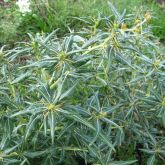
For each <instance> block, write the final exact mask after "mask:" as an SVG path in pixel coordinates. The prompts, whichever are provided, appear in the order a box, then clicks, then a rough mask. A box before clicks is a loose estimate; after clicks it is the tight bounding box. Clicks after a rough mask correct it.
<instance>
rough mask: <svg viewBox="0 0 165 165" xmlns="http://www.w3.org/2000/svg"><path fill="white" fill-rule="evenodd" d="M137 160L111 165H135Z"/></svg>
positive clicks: (116, 162)
mask: <svg viewBox="0 0 165 165" xmlns="http://www.w3.org/2000/svg"><path fill="white" fill-rule="evenodd" d="M136 162H137V160H129V161H114V162H112V163H110V165H129V164H132V165H133V164H135V163H136Z"/></svg>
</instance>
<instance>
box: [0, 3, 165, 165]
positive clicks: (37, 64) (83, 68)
mask: <svg viewBox="0 0 165 165" xmlns="http://www.w3.org/2000/svg"><path fill="white" fill-rule="evenodd" d="M109 5H110V7H111V9H112V11H113V12H114V16H112V17H104V16H100V15H99V16H98V18H95V19H88V18H87V19H81V18H79V19H81V20H82V21H84V22H85V23H86V28H84V29H82V30H81V31H80V32H77V33H75V32H72V31H71V32H70V33H69V34H67V35H66V36H65V37H63V38H57V37H56V33H57V32H58V31H57V30H56V31H54V32H52V33H51V34H49V35H45V34H37V35H36V36H32V35H30V34H29V37H30V39H31V41H30V42H27V43H20V44H19V45H18V47H16V48H14V49H12V50H5V47H3V48H1V52H0V59H1V63H0V84H1V85H0V161H1V164H21V165H23V164H37V162H40V164H43V165H48V164H50V165H51V164H52V165H54V164H66V165H70V164H77V163H78V161H77V160H78V159H80V158H81V159H83V160H84V161H85V164H87V163H91V164H102V165H109V164H111V165H122V164H123V165H126V164H136V160H119V159H117V156H116V155H117V153H118V151H120V149H121V148H123V146H125V147H126V146H127V145H130V144H131V145H132V144H133V146H134V149H135V148H136V146H137V144H141V146H142V147H141V148H139V152H142V153H146V159H145V161H146V163H147V164H148V165H153V164H154V162H156V161H159V160H164V159H165V138H164V137H165V136H164V135H165V131H164V130H165V72H164V71H165V58H164V54H162V53H161V50H160V49H159V46H158V44H157V43H156V41H155V40H154V38H153V37H152V35H151V34H150V31H149V29H148V26H147V25H146V22H147V21H148V18H149V17H146V16H145V17H143V16H141V21H140V22H139V21H137V20H135V19H134V16H133V15H127V16H125V12H123V13H122V14H120V13H119V12H118V11H117V10H116V9H115V8H114V7H113V6H112V4H111V3H109ZM148 16H149V15H148ZM134 22H135V23H134ZM101 24H105V25H106V28H104V29H102V30H101V29H100V28H99V27H100V25H101Z"/></svg>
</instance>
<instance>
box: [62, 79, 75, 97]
mask: <svg viewBox="0 0 165 165" xmlns="http://www.w3.org/2000/svg"><path fill="white" fill-rule="evenodd" d="M76 85H77V83H76V82H75V84H74V85H73V86H72V87H71V88H70V89H68V90H67V91H66V92H64V93H63V94H61V96H60V98H59V100H62V99H64V98H65V97H67V96H69V94H70V93H71V92H72V91H73V90H74V88H75V87H76Z"/></svg>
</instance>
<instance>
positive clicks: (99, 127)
mask: <svg viewBox="0 0 165 165" xmlns="http://www.w3.org/2000/svg"><path fill="white" fill-rule="evenodd" d="M100 131H101V126H100V121H99V119H97V121H96V136H95V137H94V138H93V140H92V142H91V143H90V144H89V146H91V145H92V144H93V143H94V142H95V141H96V140H97V138H98V137H99V133H100Z"/></svg>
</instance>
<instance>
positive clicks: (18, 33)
mask: <svg viewBox="0 0 165 165" xmlns="http://www.w3.org/2000/svg"><path fill="white" fill-rule="evenodd" d="M35 2H41V1H38V0H35ZM112 2H113V3H114V5H115V6H116V7H117V8H118V9H119V10H120V11H123V10H124V9H125V8H126V10H127V13H132V12H133V13H135V12H136V13H137V12H138V11H139V12H142V11H143V12H145V11H146V10H151V11H152V12H153V15H154V18H153V19H152V21H151V25H152V26H153V33H154V35H156V36H158V37H159V38H160V40H161V41H163V42H164V41H165V18H164V15H165V9H162V8H160V7H159V6H158V5H157V4H156V3H154V2H151V1H150V2H146V1H145V0H131V1H130V0H124V1H122V0H118V1H116V0H112ZM128 4H129V5H128ZM12 6H14V5H12ZM49 6H50V8H49V9H48V8H46V7H45V6H43V5H42V4H41V3H39V5H36V3H35V4H34V5H33V7H34V10H33V13H32V14H27V15H26V16H24V17H23V18H22V19H21V21H20V18H19V17H18V16H14V15H18V13H17V14H16V12H15V11H14V10H15V8H16V7H15V6H14V7H12V8H11V7H10V8H8V9H7V10H6V8H2V7H1V8H0V14H1V20H0V25H1V26H0V28H1V32H0V43H1V44H6V43H9V42H10V43H13V42H14V40H15V38H17V39H18V38H20V40H22V38H24V37H25V36H26V35H27V33H29V32H30V33H36V32H41V31H43V32H51V31H53V30H54V29H57V28H59V35H61V36H62V35H64V34H66V33H67V32H69V28H71V29H74V30H77V29H79V27H82V26H83V24H82V22H80V21H78V20H76V19H73V17H88V16H90V17H96V16H97V15H98V13H102V14H104V15H107V16H108V15H111V14H112V13H111V11H110V10H109V6H108V5H107V1H102V0H62V1H61V0H56V1H54V0H49ZM13 17H14V18H13ZM9 20H13V21H9Z"/></svg>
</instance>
